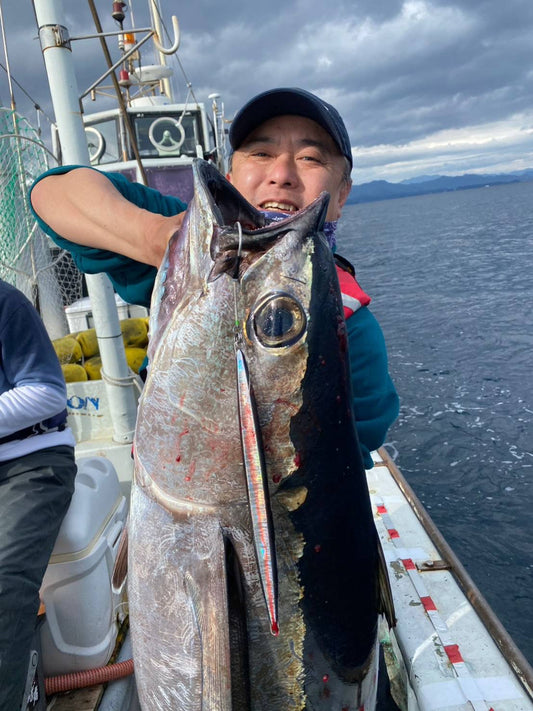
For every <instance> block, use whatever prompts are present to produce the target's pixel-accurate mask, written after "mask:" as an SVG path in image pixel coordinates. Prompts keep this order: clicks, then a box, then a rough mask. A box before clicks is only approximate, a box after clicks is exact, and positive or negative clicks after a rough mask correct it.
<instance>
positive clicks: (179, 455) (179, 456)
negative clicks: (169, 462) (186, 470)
mask: <svg viewBox="0 0 533 711" xmlns="http://www.w3.org/2000/svg"><path fill="white" fill-rule="evenodd" d="M176 461H177V462H181V454H178V456H177V457H176Z"/></svg>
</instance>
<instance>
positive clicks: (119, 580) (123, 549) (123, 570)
mask: <svg viewBox="0 0 533 711" xmlns="http://www.w3.org/2000/svg"><path fill="white" fill-rule="evenodd" d="M128 521H129V517H128V519H127V520H126V524H125V526H124V528H123V529H122V533H121V535H120V541H119V543H118V551H117V557H116V558H115V565H114V566H113V575H112V577H111V588H112V590H113V592H114V593H115V594H118V593H120V592H121V591H122V588H123V587H124V583H125V582H126V578H127V577H128Z"/></svg>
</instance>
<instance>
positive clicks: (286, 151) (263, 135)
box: [31, 89, 398, 467]
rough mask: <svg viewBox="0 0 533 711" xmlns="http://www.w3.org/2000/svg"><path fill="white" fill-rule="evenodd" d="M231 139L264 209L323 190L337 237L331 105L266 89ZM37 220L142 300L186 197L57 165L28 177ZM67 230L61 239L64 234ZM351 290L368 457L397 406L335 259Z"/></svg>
mask: <svg viewBox="0 0 533 711" xmlns="http://www.w3.org/2000/svg"><path fill="white" fill-rule="evenodd" d="M229 140H230V144H231V147H232V149H233V154H232V160H231V168H230V172H229V174H228V176H227V177H228V180H230V182H232V183H233V185H234V186H235V187H236V188H237V190H239V191H240V192H241V193H242V195H243V196H244V197H245V198H246V199H247V200H248V201H249V202H250V203H251V204H252V205H254V206H255V207H256V208H258V209H260V210H264V211H267V212H268V213H269V214H271V213H274V214H286V213H292V212H295V211H297V210H300V209H302V208H303V207H305V206H306V205H308V204H309V203H310V202H312V201H313V200H314V199H315V198H316V197H318V195H320V193H321V192H322V191H324V190H326V191H327V192H328V193H329V194H330V202H329V207H328V212H327V216H326V220H327V222H326V230H325V231H326V234H327V235H329V241H330V244H331V245H332V246H333V245H334V231H335V225H336V221H337V220H338V219H339V217H340V216H341V212H342V208H343V206H344V204H345V202H346V199H347V198H348V195H349V194H350V189H351V179H350V171H351V169H352V164H353V163H352V152H351V146H350V140H349V137H348V133H347V131H346V127H345V125H344V122H343V120H342V118H341V117H340V115H339V114H338V112H337V111H336V109H335V108H334V107H333V106H331V105H330V104H327V103H326V102H325V101H322V100H321V99H320V98H319V97H317V96H315V95H314V94H311V93H309V92H307V91H304V90H303V89H273V90H270V91H267V92H264V93H262V94H259V95H258V96H256V97H255V98H253V99H252V100H251V101H249V102H248V103H247V104H246V105H245V106H244V107H243V108H242V109H241V110H240V111H239V112H238V113H237V115H236V116H235V119H234V120H233V122H232V124H231V128H230V132H229ZM31 202H32V206H33V208H34V210H35V212H36V214H37V216H38V220H39V223H40V224H41V226H42V227H43V229H45V231H46V232H47V233H48V234H49V235H50V236H51V237H52V238H53V239H54V240H55V241H56V242H57V243H58V244H59V245H60V246H61V247H65V248H67V249H69V250H70V251H71V252H72V254H73V257H74V259H75V261H76V263H77V264H78V267H79V268H80V269H81V270H82V271H86V272H90V273H95V272H99V271H105V272H107V273H108V274H109V276H110V278H111V280H112V282H113V284H114V286H115V288H116V290H117V291H118V292H119V294H120V295H121V296H122V298H124V299H125V300H126V301H129V302H133V303H140V304H144V305H148V304H149V301H150V296H151V290H152V286H153V281H154V278H155V273H156V268H157V267H158V266H159V264H160V263H161V260H162V258H163V254H164V252H165V248H166V245H167V242H168V240H169V239H170V237H171V236H172V234H173V233H174V232H175V231H176V230H177V229H178V228H179V227H180V225H181V222H182V220H183V211H184V210H185V208H186V205H185V204H184V203H182V202H181V201H180V200H177V199H176V198H172V197H169V196H163V195H161V194H160V193H158V192H157V191H154V190H151V189H149V188H145V187H143V186H140V185H137V184H131V183H128V181H126V180H125V179H124V178H122V177H121V176H117V175H113V174H109V175H105V174H102V173H99V172H98V171H96V170H93V169H90V168H76V169H70V168H68V167H67V168H59V169H55V170H53V171H49V172H48V173H45V175H44V176H42V178H41V179H40V180H39V181H38V182H37V183H36V184H35V185H34V187H33V190H32V193H31ZM65 236H68V239H65ZM339 271H340V276H341V285H342V282H345V283H346V286H342V289H343V291H344V292H345V293H346V292H348V293H347V294H346V295H347V296H348V297H349V298H348V300H349V301H350V304H351V308H350V309H349V310H346V309H345V313H346V314H347V315H350V318H348V321H347V326H348V337H349V342H350V359H351V368H352V379H353V390H354V413H355V419H356V425H357V431H358V434H359V439H360V443H361V449H362V452H363V457H364V460H365V465H366V466H367V467H371V466H372V459H371V457H370V451H371V450H372V449H375V448H377V447H379V446H380V445H381V444H382V443H383V441H384V439H385V436H386V433H387V430H388V428H389V427H390V425H391V424H392V422H393V421H394V420H395V418H396V417H397V415H398V396H397V394H396V391H395V389H394V386H393V384H392V381H391V379H390V377H389V373H388V365H387V354H386V350H385V343H384V339H383V334H382V332H381V329H380V327H379V325H378V323H377V321H376V320H375V318H374V317H373V315H372V314H371V312H370V311H369V310H368V308H367V305H368V303H369V301H370V299H369V298H368V297H367V296H366V294H364V292H363V291H362V290H361V288H360V287H359V285H358V284H357V282H355V279H353V277H352V276H351V275H350V274H349V272H345V270H344V269H340V270H339Z"/></svg>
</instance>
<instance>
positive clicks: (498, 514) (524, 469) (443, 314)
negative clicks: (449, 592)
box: [338, 183, 533, 663]
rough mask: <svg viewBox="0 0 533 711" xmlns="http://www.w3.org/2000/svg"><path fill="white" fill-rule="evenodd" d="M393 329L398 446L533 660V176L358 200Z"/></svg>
mask: <svg viewBox="0 0 533 711" xmlns="http://www.w3.org/2000/svg"><path fill="white" fill-rule="evenodd" d="M338 251H339V253H341V254H343V255H344V256H346V257H347V258H349V259H350V260H351V261H352V262H353V264H354V266H355V268H356V272H357V276H358V279H359V281H360V283H361V285H362V286H363V288H364V289H365V290H366V291H367V292H368V293H369V294H370V295H371V296H372V298H373V301H372V304H371V309H372V311H373V312H374V314H375V315H376V316H377V318H378V320H379V321H380V324H381V326H382V328H383V331H384V333H385V338H386V341H387V347H388V352H389V362H390V371H391V374H392V376H393V378H394V381H395V383H396V387H397V389H398V392H399V394H400V398H401V412H400V416H399V418H398V420H397V422H396V423H395V424H394V426H393V427H392V428H391V430H390V432H389V436H388V438H387V445H386V446H387V449H388V451H389V452H390V453H391V454H392V455H393V456H394V457H395V459H396V463H397V464H398V466H399V467H400V469H401V471H402V472H403V474H404V475H405V477H406V478H407V480H408V481H409V483H410V484H411V486H412V487H413V489H414V490H415V492H416V493H417V495H418V497H419V498H420V499H421V501H422V503H423V504H424V506H425V507H426V508H427V509H428V511H429V513H430V515H431V516H432V518H433V520H434V521H435V523H436V524H437V526H438V527H439V529H440V530H441V532H442V533H443V534H444V536H445V538H446V539H447V541H448V543H449V544H450V545H451V546H452V548H453V549H454V551H455V553H456V554H457V555H458V557H459V558H460V560H461V562H462V563H463V565H464V566H465V568H466V569H467V570H468V572H469V574H470V576H471V577H472V579H473V580H474V582H475V583H476V585H477V586H478V587H479V589H480V590H481V592H482V594H483V595H484V596H485V598H486V599H487V601H488V602H489V604H490V605H491V607H492V608H493V610H494V611H495V612H496V613H497V615H498V616H499V618H500V620H501V621H502V623H503V624H504V626H505V627H506V629H507V630H508V632H509V633H510V634H511V636H512V637H513V639H514V641H515V642H516V644H517V645H518V647H519V648H520V649H521V650H522V652H523V653H524V655H525V656H526V657H527V658H528V660H529V661H530V663H533V594H532V584H533V515H532V510H533V485H532V480H533V303H532V302H533V183H519V184H514V185H507V186H501V187H491V188H479V189H476V190H465V191H460V192H454V193H443V194H438V195H430V196H419V197H411V198H404V199H400V200H389V201H385V202H377V203H368V204H362V205H352V206H348V207H346V208H345V211H344V214H343V217H342V220H341V222H340V223H339V232H338Z"/></svg>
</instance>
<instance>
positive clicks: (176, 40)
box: [154, 15, 181, 54]
mask: <svg viewBox="0 0 533 711" xmlns="http://www.w3.org/2000/svg"><path fill="white" fill-rule="evenodd" d="M172 28H173V30H174V44H173V45H172V46H171V47H163V45H162V44H161V43H160V42H159V37H158V36H157V33H156V34H155V35H154V44H155V46H156V47H157V49H158V51H159V52H161V54H174V53H175V52H177V51H178V47H179V46H180V41H181V37H180V26H179V23H178V18H177V17H176V15H172Z"/></svg>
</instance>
